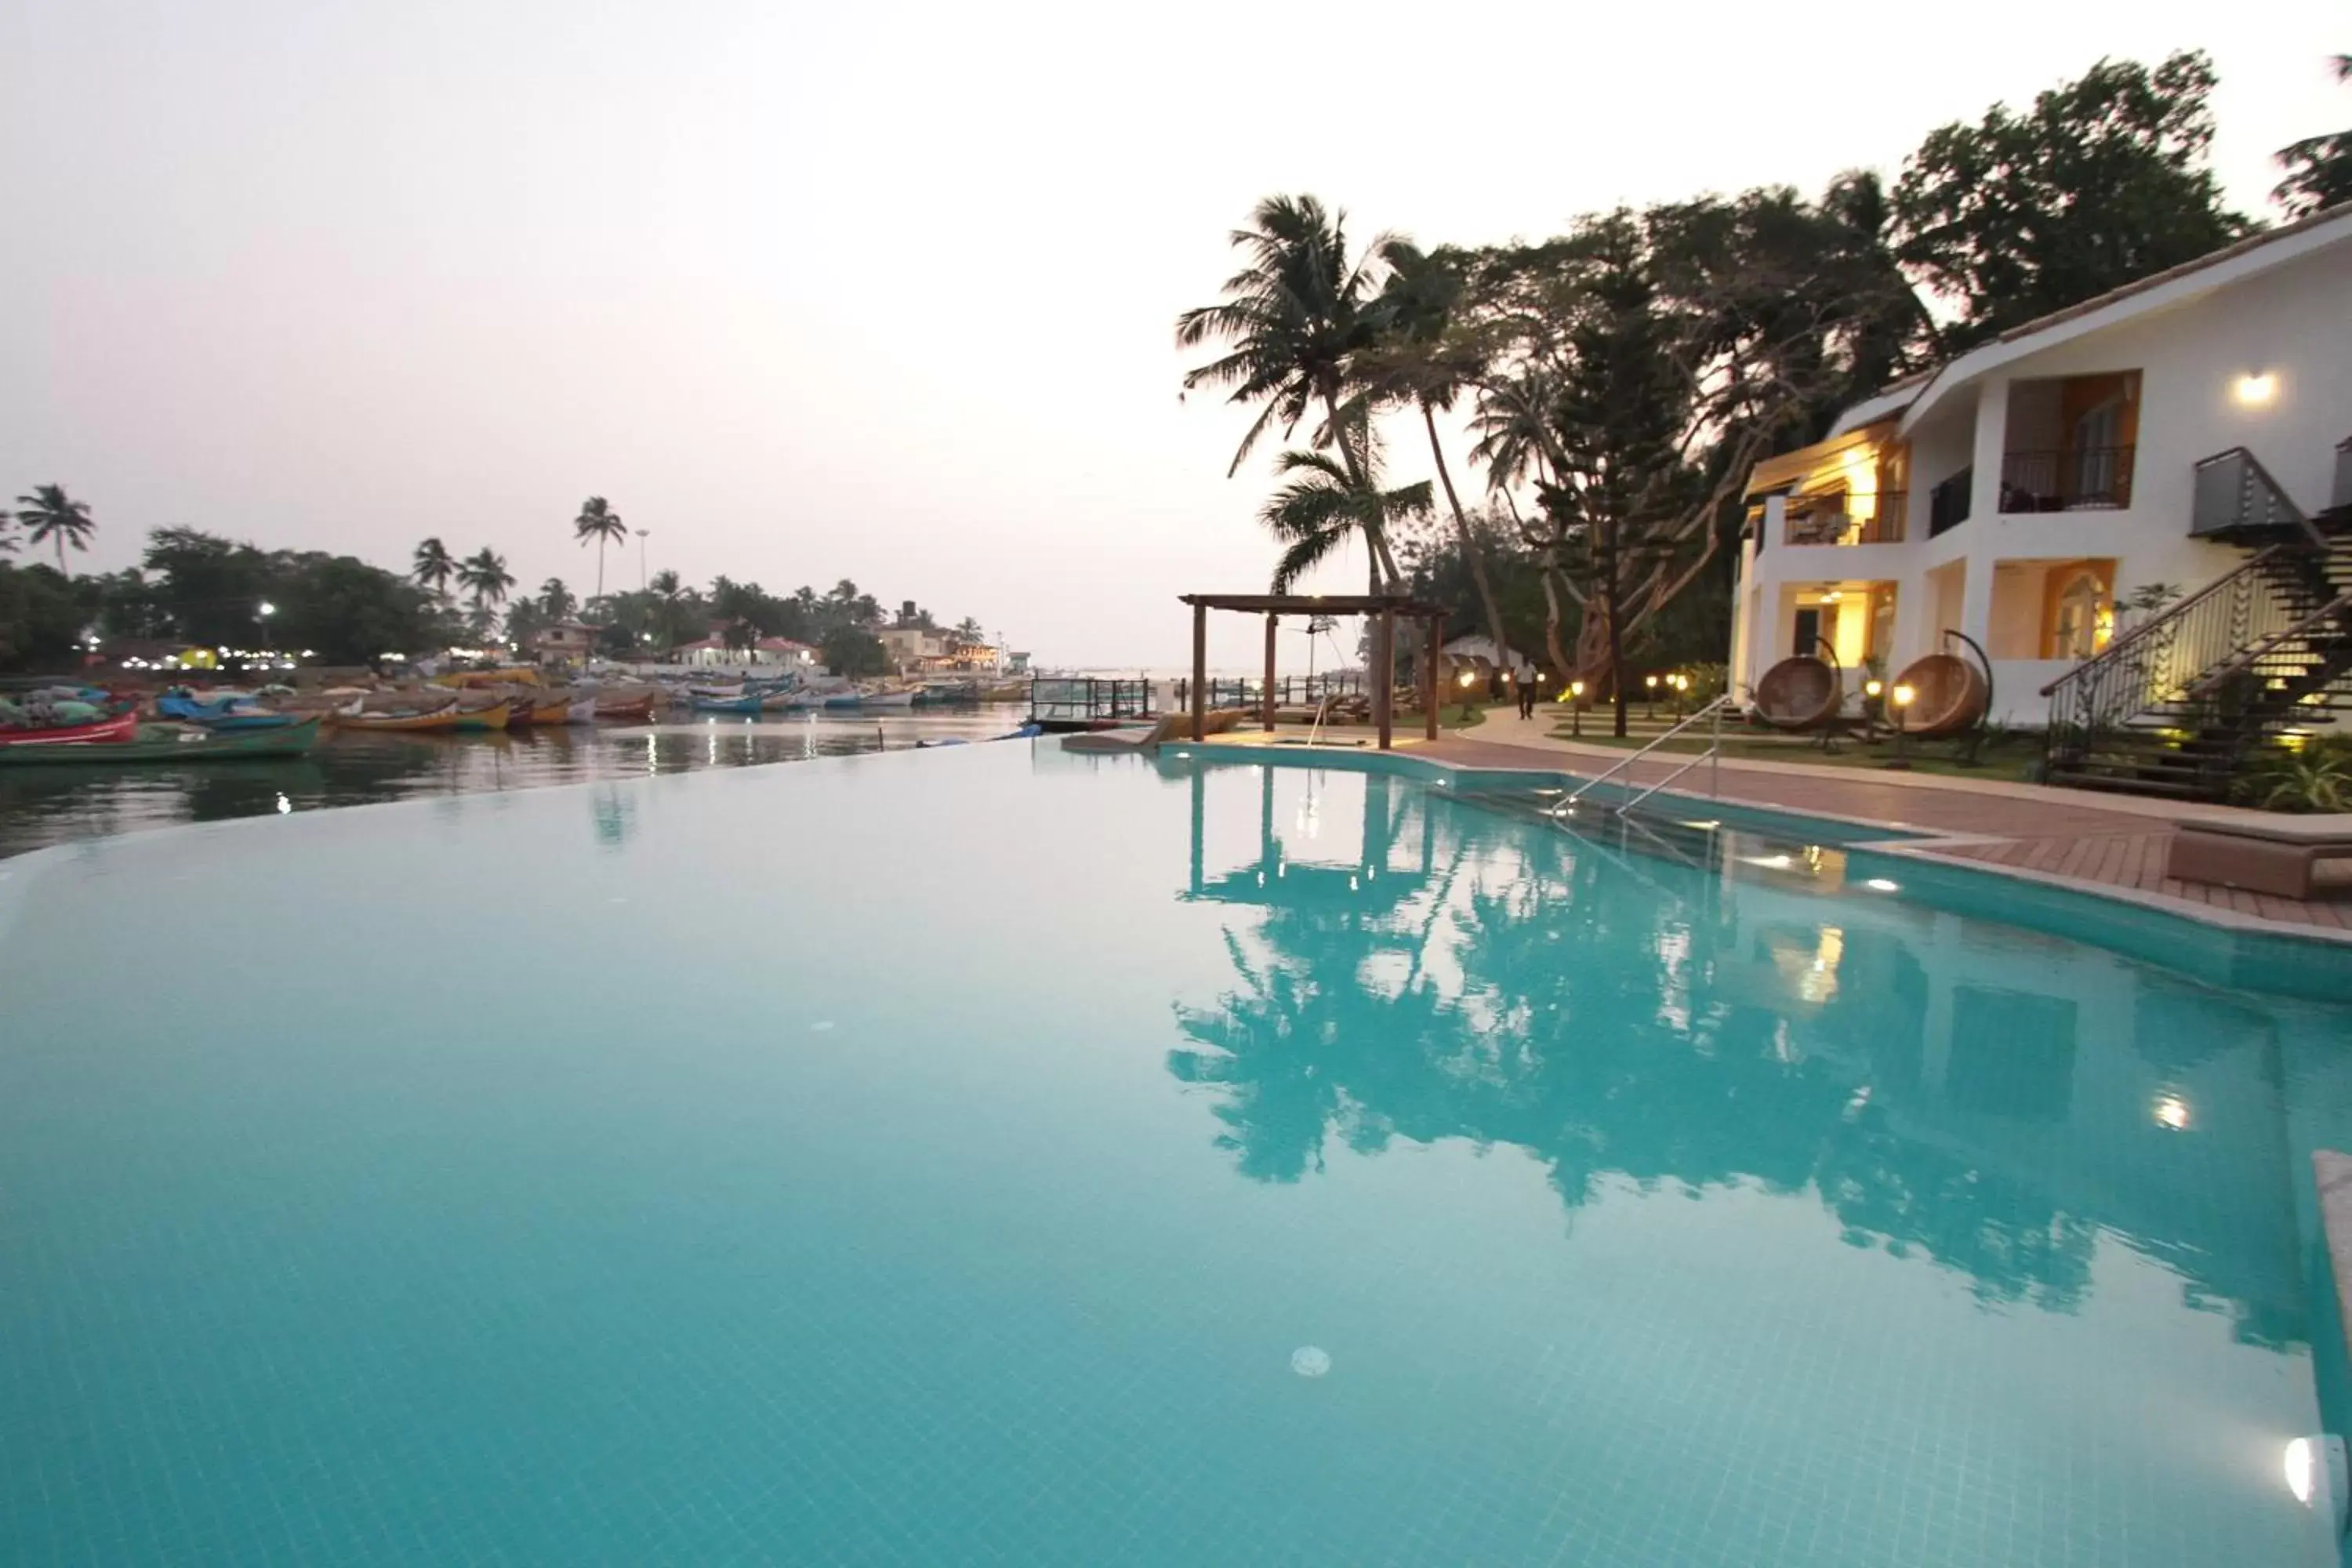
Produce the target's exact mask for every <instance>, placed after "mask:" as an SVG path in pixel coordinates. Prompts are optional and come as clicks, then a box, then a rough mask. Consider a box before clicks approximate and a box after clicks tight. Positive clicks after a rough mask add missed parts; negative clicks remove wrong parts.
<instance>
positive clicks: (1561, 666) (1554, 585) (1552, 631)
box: [1543, 563, 1576, 676]
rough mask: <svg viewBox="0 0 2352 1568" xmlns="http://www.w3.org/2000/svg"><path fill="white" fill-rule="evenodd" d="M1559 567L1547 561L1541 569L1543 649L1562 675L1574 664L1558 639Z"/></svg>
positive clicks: (1571, 668) (1553, 666) (1572, 667)
mask: <svg viewBox="0 0 2352 1568" xmlns="http://www.w3.org/2000/svg"><path fill="white" fill-rule="evenodd" d="M1543 591H1544V650H1545V651H1546V652H1548V653H1549V654H1550V655H1551V662H1552V668H1555V669H1557V670H1559V671H1560V672H1561V674H1562V675H1563V676H1565V675H1566V674H1567V673H1568V672H1569V671H1570V670H1573V669H1574V668H1576V666H1575V665H1574V664H1573V663H1571V662H1570V659H1569V657H1568V650H1567V649H1566V648H1564V647H1561V646H1560V641H1559V568H1558V567H1556V566H1553V565H1551V564H1549V563H1546V564H1545V566H1544V569H1543Z"/></svg>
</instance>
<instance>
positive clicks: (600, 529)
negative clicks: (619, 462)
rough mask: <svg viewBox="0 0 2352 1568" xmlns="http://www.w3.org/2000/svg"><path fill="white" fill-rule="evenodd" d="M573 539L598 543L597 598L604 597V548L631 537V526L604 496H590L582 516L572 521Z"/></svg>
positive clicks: (581, 513) (583, 505) (581, 504)
mask: <svg viewBox="0 0 2352 1568" xmlns="http://www.w3.org/2000/svg"><path fill="white" fill-rule="evenodd" d="M628 537H629V525H628V524H626V523H625V522H623V521H621V514H620V513H619V512H617V511H614V510H613V509H612V507H611V506H610V505H609V504H608V503H607V502H606V501H605V500H604V497H603V496H590V497H589V498H588V499H587V500H584V501H582V502H581V503H580V515H579V516H578V517H575V518H573V519H572V538H574V539H576V540H578V541H579V542H581V543H583V544H585V543H587V542H589V541H590V540H592V539H593V540H594V541H595V542H596V596H597V597H598V598H600V599H601V598H603V597H604V546H606V545H607V544H611V543H613V542H614V541H616V540H625V539H626V538H628Z"/></svg>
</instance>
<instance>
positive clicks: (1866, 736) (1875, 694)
mask: <svg viewBox="0 0 2352 1568" xmlns="http://www.w3.org/2000/svg"><path fill="white" fill-rule="evenodd" d="M1885 692H1886V682H1885V681H1883V680H1881V679H1878V678H1877V677H1876V676H1873V677H1871V678H1870V679H1868V680H1865V681H1864V682H1863V683H1862V743H1863V744H1864V745H1865V746H1867V745H1869V744H1870V743H1871V742H1874V741H1875V740H1876V739H1877V738H1878V731H1877V725H1878V700H1879V699H1880V698H1881V697H1883V696H1884V695H1885Z"/></svg>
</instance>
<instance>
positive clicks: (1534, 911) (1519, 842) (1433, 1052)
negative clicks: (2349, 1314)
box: [1169, 768, 2303, 1342]
mask: <svg viewBox="0 0 2352 1568" xmlns="http://www.w3.org/2000/svg"><path fill="white" fill-rule="evenodd" d="M1202 773H1207V774H1209V775H1210V776H1208V777H1206V778H1205V779H1204V778H1202ZM1188 782H1190V783H1192V784H1194V785H1195V787H1199V788H1203V789H1226V788H1231V789H1244V788H1247V789H1255V790H1258V791H1260V792H1262V798H1265V796H1264V795H1263V792H1265V790H1266V789H1267V786H1268V784H1269V783H1272V784H1276V786H1278V787H1277V788H1276V790H1275V793H1274V794H1273V795H1272V797H1271V800H1270V804H1269V805H1265V806H1263V807H1262V809H1261V813H1260V821H1259V831H1260V837H1261V839H1262V841H1263V842H1262V843H1261V844H1260V845H1259V846H1256V847H1250V846H1241V845H1236V846H1229V847H1226V848H1225V850H1224V851H1223V852H1222V853H1220V852H1218V851H1217V850H1216V849H1215V848H1214V847H1213V846H1209V847H1204V846H1202V845H1201V843H1200V835H1199V833H1198V831H1197V828H1196V833H1195V848H1194V852H1193V857H1192V868H1191V869H1190V870H1188V873H1187V879H1186V888H1187V896H1191V897H1197V898H1202V899H1211V900H1219V901H1223V902H1228V903H1233V904H1235V905H1244V906H1255V909H1254V910H1251V911H1250V912H1244V911H1242V910H1236V912H1235V916H1234V921H1233V923H1231V924H1229V925H1228V927H1227V930H1228V934H1229V937H1230V941H1231V946H1232V951H1233V953H1234V965H1235V977H1234V985H1233V988H1232V989H1231V990H1230V991H1228V992H1227V993H1226V994H1223V996H1222V997H1220V998H1219V999H1218V1001H1217V1003H1216V1004H1215V1005H1213V1006H1207V1007H1185V1008H1180V1009H1179V1012H1178V1018H1177V1022H1178V1026H1179V1027H1180V1029H1181V1032H1182V1034H1183V1036H1184V1037H1185V1043H1184V1044H1183V1045H1182V1046H1181V1047H1179V1048H1177V1049H1176V1050H1175V1051H1173V1052H1172V1053H1171V1057H1170V1060H1169V1067H1170V1070H1171V1072H1172V1073H1173V1074H1174V1075H1175V1076H1176V1077H1177V1078H1178V1079H1181V1080H1182V1081H1184V1082H1187V1083H1191V1084H1196V1085H1200V1086H1202V1087H1203V1088H1205V1089H1213V1091H1214V1095H1215V1101H1216V1109H1215V1114H1216V1116H1217V1118H1218V1120H1219V1121H1220V1122H1221V1123H1222V1126H1223V1131H1222V1133H1221V1135H1220V1138H1219V1142H1220V1143H1221V1144H1222V1145H1223V1146H1224V1147H1226V1148H1228V1149H1229V1150H1231V1151H1232V1152H1233V1153H1234V1157H1235V1158H1236V1160H1237V1161H1238V1162H1239V1163H1240V1165H1241V1168H1242V1169H1243V1171H1244V1172H1245V1173H1248V1174H1250V1175H1252V1176H1254V1177H1256V1178H1258V1179H1260V1180H1267V1181H1296V1180H1299V1179H1301V1178H1302V1177H1303V1176H1305V1175H1306V1174H1307V1173H1310V1172H1312V1171H1315V1170H1317V1169H1319V1168H1320V1166H1321V1163H1322V1160H1323V1157H1324V1153H1325V1151H1326V1149H1327V1148H1328V1141H1329V1140H1330V1139H1331V1138H1333V1137H1335V1136H1336V1137H1338V1138H1339V1140H1341V1141H1342V1142H1344V1144H1345V1145H1346V1146H1347V1147H1349V1148H1350V1149H1352V1150H1354V1151H1357V1152H1363V1153H1372V1152H1378V1151H1380V1150H1381V1149H1383V1148H1384V1147H1386V1146H1387V1145H1388V1144H1389V1143H1390V1142H1391V1141H1392V1140H1395V1139H1400V1138H1402V1139H1407V1140H1411V1141H1413V1142H1436V1141H1439V1140H1444V1139H1467V1140H1471V1141H1473V1142H1477V1143H1480V1144H1491V1143H1505V1144H1515V1145H1517V1146H1518V1147H1521V1148H1523V1149H1526V1150H1528V1152H1531V1153H1533V1154H1534V1155H1536V1156H1537V1157H1538V1158H1539V1159H1541V1160H1542V1161H1543V1162H1544V1163H1546V1164H1547V1165H1548V1166H1549V1169H1550V1173H1551V1180H1552V1183H1553V1185H1554V1186H1555V1187H1556V1188H1557V1190H1558V1191H1559V1194H1560V1195H1561V1197H1562V1199H1563V1201H1565V1202H1566V1203H1567V1204H1569V1205H1570V1206H1571V1207H1573V1206H1577V1205H1582V1204H1585V1203H1587V1202H1589V1201H1591V1199H1592V1198H1593V1197H1594V1196H1595V1195H1596V1194H1599V1193H1600V1192H1601V1190H1603V1188H1604V1186H1609V1185H1613V1184H1616V1183H1618V1182H1621V1181H1622V1180H1627V1179H1630V1180H1631V1181H1633V1182H1635V1183H1639V1184H1644V1185H1649V1184H1659V1183H1679V1184H1686V1185H1688V1186H1690V1187H1693V1188H1705V1187H1708V1186H1716V1185H1723V1184H1762V1185H1763V1186H1764V1187H1765V1188H1766V1189H1767V1190H1769V1191H1773V1192H1779V1193H1783V1194H1806V1193H1810V1194H1814V1195H1815V1196H1816V1197H1817V1198H1818V1201H1819V1202H1820V1203H1821V1204H1822V1205H1824V1206H1825V1207H1826V1208H1827V1209H1828V1210H1830V1211H1831V1212H1832V1214H1833V1215H1835V1216H1836V1218H1837V1220H1838V1222H1839V1223H1840V1224H1841V1225H1842V1226H1843V1227H1844V1228H1845V1230H1846V1233H1847V1237H1848V1239H1849V1240H1851V1241H1853V1243H1854V1244H1855V1245H1857V1246H1868V1247H1880V1248H1883V1249H1885V1250H1887V1251H1890V1252H1893V1253H1895V1254H1896V1255H1898V1256H1900V1255H1906V1254H1913V1253H1916V1254H1921V1255H1925V1256H1927V1257H1928V1258H1933V1259H1935V1260H1936V1261H1937V1262H1938V1263H1940V1264H1942V1265H1944V1266H1946V1267H1948V1268H1956V1269H1959V1270H1963V1271H1965V1273H1966V1274H1967V1275H1968V1276H1969V1279H1971V1281H1972V1282H1973V1288H1974V1289H1975V1290H1976V1291H1977V1293H1978V1294H1979V1296H1981V1297H1982V1298H1984V1299H1985V1300H1989V1301H2026V1302H2032V1303H2034V1304H2036V1305H2039V1306H2042V1307H2043V1308H2046V1309H2051V1310H2071V1309H2072V1307H2073V1306H2074V1304H2075V1303H2076V1302H2078V1301H2079V1300H2081V1299H2082V1297H2083V1296H2084V1293H2085V1292H2086V1291H2087V1290H2089V1289H2091V1285H2092V1269H2093V1263H2094V1259H2095V1254H2096V1252H2097V1251H2098V1249H2099V1247H2100V1246H2101V1245H2102V1238H2103V1237H2105V1238H2110V1239H2108V1240H2107V1241H2106V1242H2105V1245H2116V1244H2121V1245H2125V1246H2128V1247H2134V1248H2137V1250H2138V1251H2140V1252H2142V1253H2143V1254H2145V1255H2147V1256H2148V1257H2150V1258H2157V1259H2158V1260H2160V1261H2162V1262H2163V1263H2165V1264H2166V1265H2167V1266H2168V1267H2169V1268H2173V1269H2174V1270H2176V1271H2177V1272H2178V1273H2179V1275H2180V1276H2181V1277H2182V1279H2183V1280H2184V1289H2185V1290H2186V1293H2187V1296H2188V1298H2189V1300H2191V1301H2192V1302H2196V1303H2200V1304H2210V1305H2213V1306H2215V1307H2216V1308H2217V1309H2219V1310H2225V1311H2227V1312H2228V1313H2229V1314H2230V1315H2231V1318H2232V1320H2233V1321H2234V1322H2235V1324H2236V1325H2237V1331H2238V1332H2239V1333H2240V1334H2241V1335H2242V1336H2243V1337H2246V1338H2250V1339H2254V1340H2258V1341H2263V1342H2281V1341H2284V1340H2289V1339H2294V1338H2296V1337H2298V1336H2299V1335H2300V1334H2301V1333H2302V1331H2303V1330H2302V1307H2301V1301H2302V1299H2303V1298H2302V1294H2301V1285H2300V1276H2299V1271H2298V1265H2297V1258H2296V1254H2295V1243H2294V1234H2293V1228H2292V1216H2291V1214H2290V1212H2289V1206H2288V1205H2287V1203H2286V1201H2285V1194H2286V1179H2287V1178H2286V1169H2287V1153H2286V1147H2285V1139H2284V1122H2283V1120H2282V1116H2281V1111H2280V1108H2279V1104H2278V1100H2277V1087H2276V1082H2275V1068H2274V1058H2275V1055H2276V1052H2277V1049H2278V1047H2277V1043H2276V1040H2275V1037H2274V1033H2273V1026H2272V1023H2271V1020H2270V1018H2269V1017H2268V1016H2266V1015H2265V1014H2263V1012H2261V1011H2260V1010H2259V1009H2257V1008H2255V1007H2253V1006H2252V1005H2248V1004H2245V1003H2243V1002H2242V1001H2239V1000H2235V999H2232V998H2230V997H2227V996H2224V995H2222V994H2218V993H2212V992H2208V991H2205V990H2203V989H2200V988H2199V987H2197V986H2195V985H2193V984H2189V983H2187V982H2183V981H2175V980H2173V979H2170V978H2168V977H2167V976H2165V975H2164V974H2162V973H2158V972H2156V971H2153V970H2150V969H2148V968H2146V967H2144V966H2140V965H2137V964H2134V963H2130V962H2128V961H2126V960H2123V959H2121V958H2118V957H2115V956H2113V955H2109V954H2106V953H2103V952H2095V951H2092V950H2087V949H2080V948H2074V947H2071V946H2068V945H2066V944H2063V943H2059V942H2053V941H2049V940H2045V939H2042V938H2038V937H2033V936H2031V935H2027V934H2023V933H2020V932H2017V931H2009V930H2001V929H1998V928H1992V927H1988V926H1985V925H1981V924H1978V923H1975V922H1970V921H1962V920H1960V919H1959V918H1958V917H1955V916H1950V915H1946V914H1941V913H1937V912H1934V911H1931V910H1925V909H1922V908H1920V907H1918V906H1916V905H1913V904H1909V903H1906V902H1899V901H1897V900H1892V899H1887V898H1883V897H1881V898H1872V897H1870V896H1869V895H1868V894H1867V893H1865V892H1863V891H1860V890H1856V891H1854V892H1852V893H1849V894H1848V895H1847V896H1846V897H1843V898H1841V899H1839V900H1837V902H1836V903H1834V904H1830V903H1826V902H1824V901H1823V900H1822V899H1821V898H1820V897H1819V896H1817V895H1816V894H1814V893H1812V892H1811V891H1809V890H1807V889H1806V884H1807V883H1808V882H1809V881H1811V880H1818V879H1813V878H1810V877H1809V876H1808V874H1807V872H1806V871H1805V869H1804V868H1803V867H1802V866H1801V864H1796V863H1792V864H1791V866H1790V867H1789V868H1786V869H1785V870H1782V869H1779V868H1772V867H1769V866H1745V865H1738V866H1736V869H1737V871H1738V880H1737V881H1736V882H1732V883H1730V884H1729V885H1727V884H1726V881H1725V879H1724V877H1723V876H1722V875H1721V874H1719V873H1703V872H1700V871H1696V870H1692V869H1689V868H1681V867H1676V866H1674V865H1672V864H1670V863H1668V862H1665V861H1664V860H1660V859H1654V858H1643V857H1637V856H1625V855H1621V854H1618V853H1616V852H1615V851H1613V850H1610V849H1607V848H1605V847H1600V846H1596V845H1593V844H1591V843H1589V842H1586V841H1583V840H1580V839H1578V838H1575V837H1570V836H1569V835H1566V834H1551V835H1541V836H1538V835H1532V834H1528V833H1526V832H1525V831H1524V830H1523V829H1521V828H1519V827H1518V826H1517V825H1516V824H1511V823H1507V822H1506V821H1505V820H1504V819H1503V818H1501V817H1488V816H1486V815H1485V814H1484V813H1481V812H1479V811H1476V810H1475V809H1466V808H1464V807H1462V806H1460V805H1455V804H1454V803H1451V802H1448V801H1445V800H1444V798H1443V797H1433V796H1432V795H1429V794H1427V793H1425V792H1423V791H1421V790H1418V789H1414V788H1410V787H1407V786H1403V785H1402V784H1390V783H1389V782H1388V781H1386V780H1379V779H1365V778H1364V777H1363V775H1360V774H1359V775H1350V774H1344V773H1329V774H1326V775H1324V780H1323V784H1322V793H1321V795H1319V797H1318V811H1319V812H1320V813H1322V814H1323V815H1322V817H1321V825H1322V827H1323V829H1324V831H1326V832H1328V831H1331V830H1332V829H1333V828H1334V827H1335V826H1338V825H1339V824H1340V823H1342V822H1344V823H1348V824H1354V823H1359V822H1360V823H1361V824H1363V825H1364V828H1363V831H1364V832H1365V834H1366V835H1367V837H1364V838H1363V840H1362V841H1361V842H1360V843H1358V844H1351V845H1350V846H1349V852H1347V853H1344V854H1342V855H1339V856H1338V857H1336V858H1335V857H1331V856H1330V855H1328V852H1327V851H1325V850H1324V847H1323V842H1322V840H1320V839H1319V838H1313V837H1309V836H1308V835H1307V832H1306V830H1305V829H1304V828H1303V827H1302V826H1301V825H1300V821H1299V817H1298V811H1297V807H1298V804H1299V801H1300V798H1301V797H1300V795H1299V794H1298V793H1297V792H1300V791H1303V789H1304V788H1305V786H1304V784H1297V783H1293V782H1291V777H1290V773H1289V772H1288V771H1283V770H1276V776H1275V777H1274V779H1272V780H1268V779H1267V778H1266V777H1265V770H1248V769H1232V768H1228V769H1214V770H1202V772H1201V773H1194V774H1193V775H1192V780H1191V781H1188ZM1194 820H1195V823H1196V824H1198V822H1199V821H1200V818H1199V817H1198V816H1195V819H1194ZM1366 850H1369V851H1370V853H1365V852H1363V851H1366ZM1318 856H1320V857H1322V863H1321V864H1319V865H1317V866H1316V869H1315V871H1314V874H1312V875H1309V874H1307V872H1306V871H1305V869H1303V868H1304V867H1306V866H1307V865H1309V864H1312V863H1314V861H1315V859H1316V858H1317V857H1318ZM1769 858H1770V857H1759V859H1765V860H1769ZM1376 867H1377V868H1378V875H1377V876H1370V875H1366V874H1365V873H1366V872H1367V871H1370V870H1371V869H1373V868H1376ZM1841 869H1842V868H1841V867H1826V868H1824V870H1825V872H1826V873H1831V874H1833V873H1834V872H1836V871H1838V870H1841ZM1261 877H1262V878H1263V879H1262V880H1261ZM1634 878H1638V879H1642V880H1643V881H1645V882H1648V883H1651V884H1653V889H1654V890H1653V889H1643V890H1642V891H1641V893H1640V896H1628V895H1627V889H1625V888H1624V886H1623V884H1624V883H1625V881H1626V880H1627V879H1634ZM1658 892H1663V893H1664V895H1666V896H1664V897H1659V896H1657V893H1658ZM1636 910H1639V911H1643V913H1642V914H1641V916H1640V918H1638V919H1632V918H1629V914H1630V912H1631V911H1636ZM1400 1042H1411V1043H1410V1044H1409V1045H1401V1044H1400Z"/></svg>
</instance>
